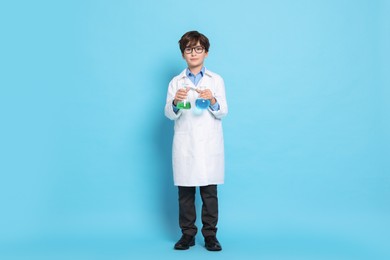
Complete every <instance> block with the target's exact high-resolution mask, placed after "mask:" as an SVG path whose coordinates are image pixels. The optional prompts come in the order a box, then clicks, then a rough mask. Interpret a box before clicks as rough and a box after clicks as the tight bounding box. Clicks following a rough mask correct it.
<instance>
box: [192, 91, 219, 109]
mask: <svg viewBox="0 0 390 260" xmlns="http://www.w3.org/2000/svg"><path fill="white" fill-rule="evenodd" d="M196 92H198V93H199V98H203V99H208V100H210V103H211V104H212V105H214V104H215V102H216V100H215V98H214V96H213V93H211V90H210V89H204V90H199V89H197V90H196Z"/></svg>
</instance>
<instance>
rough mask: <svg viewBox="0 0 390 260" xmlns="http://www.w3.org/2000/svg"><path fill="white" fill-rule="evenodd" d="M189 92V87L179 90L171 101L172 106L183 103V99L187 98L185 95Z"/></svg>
mask: <svg viewBox="0 0 390 260" xmlns="http://www.w3.org/2000/svg"><path fill="white" fill-rule="evenodd" d="M189 90H190V87H186V88H181V89H179V90H178V91H177V92H176V95H175V99H174V100H173V104H175V106H176V105H177V103H178V102H180V101H183V100H184V99H186V98H187V93H188V91H189Z"/></svg>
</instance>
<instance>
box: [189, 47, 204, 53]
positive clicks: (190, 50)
mask: <svg viewBox="0 0 390 260" xmlns="http://www.w3.org/2000/svg"><path fill="white" fill-rule="evenodd" d="M197 48H201V49H202V50H201V51H199V52H198V51H197V50H196V49H197ZM204 50H205V48H204V47H203V46H195V47H185V48H184V53H185V54H192V52H193V51H195V53H197V54H201V53H203V52H204Z"/></svg>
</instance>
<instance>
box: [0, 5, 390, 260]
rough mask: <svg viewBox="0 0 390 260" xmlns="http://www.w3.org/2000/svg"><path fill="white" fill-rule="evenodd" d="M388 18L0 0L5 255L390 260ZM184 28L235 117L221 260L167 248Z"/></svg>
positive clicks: (224, 190)
mask: <svg viewBox="0 0 390 260" xmlns="http://www.w3.org/2000/svg"><path fill="white" fill-rule="evenodd" d="M389 12H390V1H386V0H383V1H380V0H378V1H370V0H365V1H363V0H360V1H359V0H357V1H352V0H350V1H348V0H341V1H336V0H334V1H320V0H318V1H303V0H299V1H287V0H277V1H255V0H243V1H233V2H229V1H228V2H226V1H222V0H214V1H203V0H200V1H196V2H185V1H177V0H169V1H168V0H167V1H151V0H143V1H2V3H1V4H0V32H1V36H0V37H1V41H0V46H1V48H0V75H1V76H0V86H1V91H0V115H1V128H0V129H1V130H0V132H1V135H0V156H1V157H0V160H1V163H0V172H1V175H0V176H1V177H0V178H1V179H0V209H1V214H0V258H1V259H35V258H36V259H144V258H146V259H148V258H150V259H151V257H154V258H157V257H158V258H164V257H166V258H167V259H181V258H183V257H185V258H186V259H195V258H196V259H199V257H202V258H204V259H209V258H210V259H211V258H212V259H226V258H227V257H231V258H232V259H238V258H239V259H389V258H390V249H389V244H390V235H389V234H390V223H389V219H390V203H389V202H390V201H389V200H390V177H389V173H390V165H389V157H390V152H389V149H390V134H389V133H390V120H389V112H390V105H389V103H390V102H389V100H390V90H389V86H390V78H389V75H390V62H389V60H390V52H389V46H390V18H389ZM193 29H196V30H199V31H200V32H202V33H204V34H206V35H207V36H208V37H209V39H210V41H211V48H210V53H209V57H208V58H207V60H206V66H207V67H208V68H209V69H211V70H213V71H215V72H217V73H219V74H221V75H222V76H223V77H224V79H225V84H226V90H227V98H228V103H229V115H228V117H226V118H225V119H224V133H225V146H226V184H225V185H223V186H220V187H219V194H220V195H219V197H220V222H219V233H218V237H219V239H220V241H221V243H222V246H223V247H224V250H223V251H222V252H220V253H210V252H208V251H206V250H205V249H204V248H203V240H202V237H201V235H200V234H199V236H198V237H197V245H196V246H195V247H194V248H191V250H190V251H185V252H177V251H174V250H173V249H172V248H173V244H174V243H175V241H176V240H177V239H178V238H179V237H180V230H179V227H178V224H177V194H176V193H177V191H176V188H175V187H174V186H173V183H172V173H171V142H172V134H173V133H172V132H173V127H172V122H171V121H169V120H168V119H166V118H165V117H164V114H163V107H164V104H165V97H166V89H167V85H168V82H169V80H170V79H171V78H172V77H173V76H174V75H176V74H178V73H180V72H181V70H182V69H184V67H185V62H184V60H183V59H182V58H181V55H180V51H179V48H178V44H177V41H178V40H179V38H180V37H181V35H182V34H183V33H184V32H186V31H188V30H193ZM198 199H199V197H198ZM199 209H200V203H198V210H199ZM198 223H199V224H200V222H198Z"/></svg>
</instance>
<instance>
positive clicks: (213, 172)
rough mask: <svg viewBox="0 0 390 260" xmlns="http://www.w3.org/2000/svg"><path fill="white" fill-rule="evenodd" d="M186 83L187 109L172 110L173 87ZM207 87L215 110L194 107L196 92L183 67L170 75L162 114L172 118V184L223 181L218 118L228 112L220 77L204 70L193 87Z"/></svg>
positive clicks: (218, 182) (220, 182)
mask: <svg viewBox="0 0 390 260" xmlns="http://www.w3.org/2000/svg"><path fill="white" fill-rule="evenodd" d="M184 82H186V84H187V85H188V86H190V87H191V89H190V90H189V92H188V95H187V102H191V109H189V110H185V109H181V110H179V111H178V112H177V114H176V113H175V112H174V111H173V104H172V102H173V99H174V97H175V94H176V92H177V90H178V89H179V88H181V87H183V83H184ZM201 86H202V87H205V88H208V89H210V90H211V92H212V93H213V95H214V97H215V98H216V100H217V102H218V103H219V106H220V108H219V110H218V111H212V110H211V109H210V108H208V109H206V110H203V112H202V110H199V109H197V108H196V106H195V100H196V99H197V97H198V93H197V92H196V91H195V88H196V87H195V86H194V84H193V83H192V82H191V80H190V79H188V77H187V76H186V73H185V70H184V71H183V72H182V73H180V74H179V75H178V76H176V77H174V78H173V79H172V80H171V82H170V83H169V86H168V93H167V100H166V105H165V116H166V117H168V118H169V119H171V120H174V121H175V126H174V137H173V146H172V166H173V180H174V184H175V185H176V186H206V185H211V184H223V182H224V143H223V131H222V121H221V118H222V117H224V116H225V115H226V114H227V113H228V107H227V102H226V96H225V85H224V82H223V79H222V78H221V76H219V75H218V74H216V73H213V72H211V71H209V70H207V69H206V70H205V73H204V76H203V77H202V79H201V81H200V82H199V83H198V85H197V87H201Z"/></svg>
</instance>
